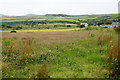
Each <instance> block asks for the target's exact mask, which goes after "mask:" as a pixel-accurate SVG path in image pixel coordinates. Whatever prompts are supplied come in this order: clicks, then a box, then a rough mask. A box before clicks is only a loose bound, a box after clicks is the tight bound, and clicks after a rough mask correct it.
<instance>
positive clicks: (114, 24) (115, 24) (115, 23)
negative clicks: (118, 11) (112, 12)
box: [112, 22, 120, 27]
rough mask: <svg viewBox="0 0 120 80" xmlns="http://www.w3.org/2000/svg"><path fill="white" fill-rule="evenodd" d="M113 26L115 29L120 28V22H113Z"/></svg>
mask: <svg viewBox="0 0 120 80" xmlns="http://www.w3.org/2000/svg"><path fill="white" fill-rule="evenodd" d="M112 26H114V27H115V26H116V27H118V26H120V23H119V22H113V23H112Z"/></svg>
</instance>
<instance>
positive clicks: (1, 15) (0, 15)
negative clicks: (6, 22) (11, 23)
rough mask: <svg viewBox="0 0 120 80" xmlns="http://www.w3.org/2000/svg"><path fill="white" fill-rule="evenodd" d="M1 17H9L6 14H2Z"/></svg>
mask: <svg viewBox="0 0 120 80" xmlns="http://www.w3.org/2000/svg"><path fill="white" fill-rule="evenodd" d="M0 17H8V16H7V15H4V14H0Z"/></svg>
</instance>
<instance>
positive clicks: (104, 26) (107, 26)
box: [100, 24, 114, 28]
mask: <svg viewBox="0 0 120 80" xmlns="http://www.w3.org/2000/svg"><path fill="white" fill-rule="evenodd" d="M100 26H101V27H103V28H113V27H114V26H113V25H109V24H103V25H100Z"/></svg>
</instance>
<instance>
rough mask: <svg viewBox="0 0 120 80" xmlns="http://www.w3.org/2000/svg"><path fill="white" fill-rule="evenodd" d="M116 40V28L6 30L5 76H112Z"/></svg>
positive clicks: (4, 49)
mask: <svg viewBox="0 0 120 80" xmlns="http://www.w3.org/2000/svg"><path fill="white" fill-rule="evenodd" d="M116 42H118V33H117V32H115V30H113V29H98V30H69V31H59V30H58V31H44V32H42V31H28V32H25V31H23V32H19V31H18V32H17V33H9V32H3V33H2V57H3V62H2V77H3V78H109V77H110V76H111V75H110V74H111V73H110V72H113V74H115V73H114V71H112V70H111V68H110V66H109V67H107V64H108V63H110V61H106V60H107V59H108V58H113V56H112V57H110V55H109V54H110V53H112V54H114V53H117V52H116V49H114V48H112V47H110V48H109V46H110V45H111V44H112V45H113V47H114V46H116V45H114V44H115V43H116ZM111 48H112V50H111ZM108 49H109V51H113V52H108ZM118 51H119V48H118ZM115 57H116V56H115ZM117 57H118V55H117ZM116 69H118V66H117V67H115V70H116ZM115 76H118V75H116V74H115Z"/></svg>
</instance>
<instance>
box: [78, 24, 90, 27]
mask: <svg viewBox="0 0 120 80" xmlns="http://www.w3.org/2000/svg"><path fill="white" fill-rule="evenodd" d="M80 25H85V27H87V26H88V23H81V24H80Z"/></svg>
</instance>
